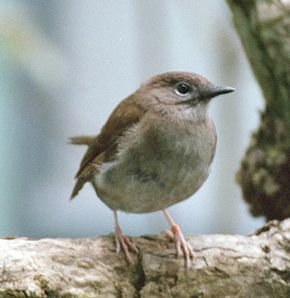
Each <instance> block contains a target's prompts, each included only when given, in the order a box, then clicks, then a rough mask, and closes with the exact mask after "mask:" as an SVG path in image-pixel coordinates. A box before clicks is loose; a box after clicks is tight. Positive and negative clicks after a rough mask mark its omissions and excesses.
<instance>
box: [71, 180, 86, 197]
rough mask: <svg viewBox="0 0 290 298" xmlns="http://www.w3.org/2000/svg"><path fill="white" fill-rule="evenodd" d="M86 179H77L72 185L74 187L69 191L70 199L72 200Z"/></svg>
mask: <svg viewBox="0 0 290 298" xmlns="http://www.w3.org/2000/svg"><path fill="white" fill-rule="evenodd" d="M85 182H86V180H84V179H78V180H77V182H76V184H75V186H74V189H73V191H72V193H71V196H70V199H71V200H72V199H73V198H74V197H75V196H76V195H77V194H78V193H79V191H80V190H81V189H82V187H83V185H84V184H85Z"/></svg>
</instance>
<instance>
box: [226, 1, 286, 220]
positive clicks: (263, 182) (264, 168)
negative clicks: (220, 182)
mask: <svg viewBox="0 0 290 298" xmlns="http://www.w3.org/2000/svg"><path fill="white" fill-rule="evenodd" d="M227 2H228V4H229V6H230V7H231V9H232V12H233V17H234V22H235V26H236V29H237V31H238V33H239V35H240V38H241V41H242V44H243V46H244V49H245V52H246V54H247V56H248V59H249V61H250V64H251V66H252V69H253V71H254V74H255V76H256V78H257V80H258V82H259V84H260V86H261V88H262V91H263V94H264V98H265V110H264V111H263V112H262V113H261V123H260V127H259V129H258V130H257V132H255V133H254V134H253V136H252V141H251V144H250V147H249V148H248V150H247V152H246V155H245V157H244V159H243V161H242V163H241V168H240V170H239V172H238V174H237V180H238V182H239V183H240V185H241V187H242V190H243V194H244V198H245V200H246V201H247V202H248V203H250V206H251V212H252V214H253V215H264V216H266V218H267V219H284V218H287V217H289V216H290V200H289V197H290V183H289V180H290V1H289V0H227Z"/></svg>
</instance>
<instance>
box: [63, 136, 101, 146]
mask: <svg viewBox="0 0 290 298" xmlns="http://www.w3.org/2000/svg"><path fill="white" fill-rule="evenodd" d="M95 138H96V137H94V136H77V137H71V138H69V143H70V144H73V145H87V146H89V145H90V144H91V143H92V142H93V141H94V140H95Z"/></svg>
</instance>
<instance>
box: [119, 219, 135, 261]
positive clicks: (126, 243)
mask: <svg viewBox="0 0 290 298" xmlns="http://www.w3.org/2000/svg"><path fill="white" fill-rule="evenodd" d="M115 240H116V253H120V251H121V250H122V251H123V252H124V254H125V257H126V260H127V261H128V263H129V264H131V265H133V264H134V262H133V260H132V257H131V255H130V251H132V252H134V253H136V254H138V248H137V247H136V245H135V244H134V243H133V242H132V241H131V240H130V239H129V238H128V237H127V236H125V235H124V234H123V232H122V230H121V228H120V226H119V224H118V222H117V221H116V225H115Z"/></svg>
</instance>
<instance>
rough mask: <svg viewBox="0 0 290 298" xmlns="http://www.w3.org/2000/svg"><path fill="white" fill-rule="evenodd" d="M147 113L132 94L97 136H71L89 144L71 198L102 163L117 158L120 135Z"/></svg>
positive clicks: (74, 139) (75, 142)
mask: <svg viewBox="0 0 290 298" xmlns="http://www.w3.org/2000/svg"><path fill="white" fill-rule="evenodd" d="M145 113H146V110H145V109H144V108H143V107H141V106H140V105H138V104H137V103H136V100H135V98H134V95H132V96H130V97H128V98H127V99H126V100H124V101H122V102H121V103H120V104H119V105H118V106H117V107H116V109H115V110H114V111H113V113H112V114H111V116H110V117H109V119H108V121H107V122H106V124H105V125H104V127H103V128H102V130H101V132H100V134H99V135H98V136H97V137H95V138H93V137H86V136H84V137H75V138H71V142H72V143H73V144H85V145H88V146H89V147H88V149H87V152H86V153H85V155H84V157H83V159H82V161H81V164H80V168H79V170H78V172H77V174H76V179H77V181H76V184H75V187H74V189H73V192H72V195H71V198H73V197H75V196H76V195H77V194H78V192H79V191H80V189H81V188H82V187H83V185H84V184H85V183H86V182H87V181H90V180H91V179H92V177H93V175H94V174H95V173H96V171H97V170H98V166H99V165H100V164H102V163H103V162H106V161H112V160H114V159H115V156H116V153H117V146H118V139H119V137H120V136H122V135H123V134H124V133H125V132H126V131H127V130H128V129H129V128H130V127H131V126H132V125H134V124H136V123H138V122H139V121H140V119H141V118H142V117H143V116H144V115H145Z"/></svg>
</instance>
